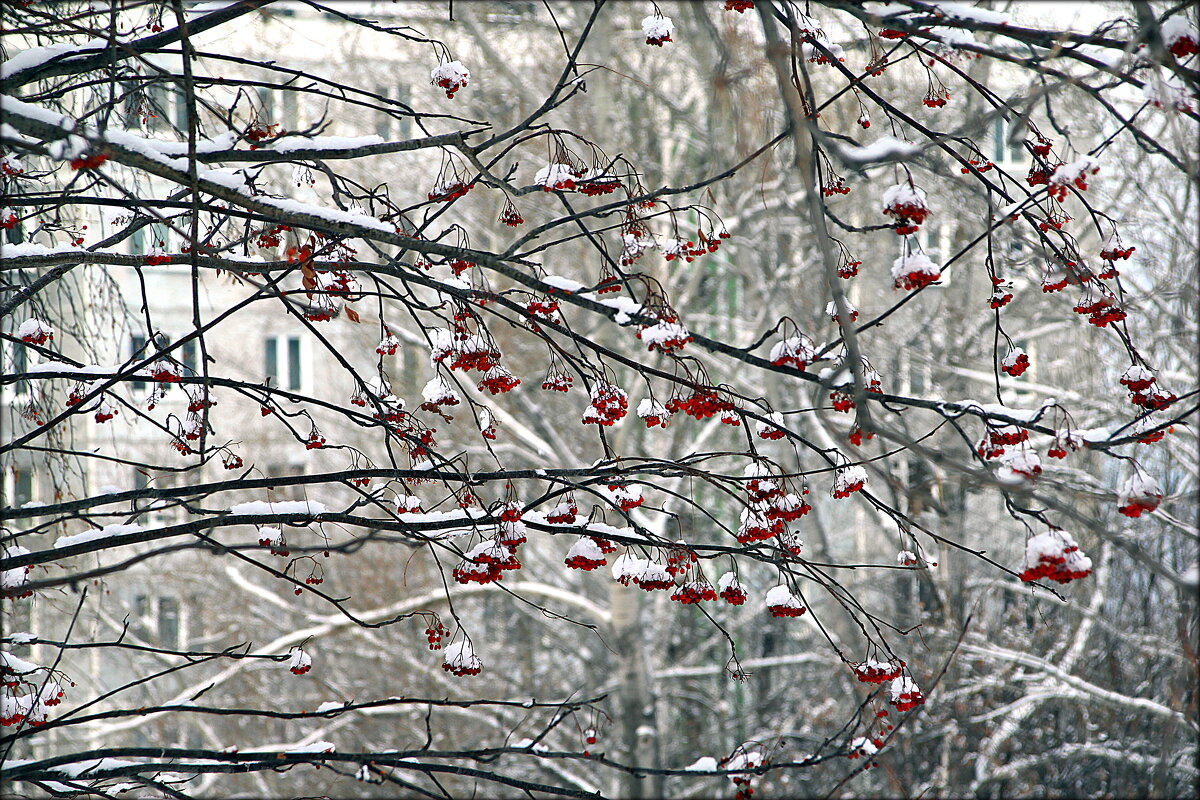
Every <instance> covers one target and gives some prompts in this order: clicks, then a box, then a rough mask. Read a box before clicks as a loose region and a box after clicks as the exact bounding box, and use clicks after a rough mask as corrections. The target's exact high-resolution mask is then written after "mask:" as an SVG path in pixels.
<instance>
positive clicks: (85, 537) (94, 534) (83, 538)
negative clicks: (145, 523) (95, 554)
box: [54, 525, 145, 547]
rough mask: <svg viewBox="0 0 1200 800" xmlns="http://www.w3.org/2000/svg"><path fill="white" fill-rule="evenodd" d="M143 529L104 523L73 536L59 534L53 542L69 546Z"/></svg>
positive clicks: (135, 526)
mask: <svg viewBox="0 0 1200 800" xmlns="http://www.w3.org/2000/svg"><path fill="white" fill-rule="evenodd" d="M143 530H145V528H143V527H142V526H141V525H105V526H104V527H103V528H93V529H92V530H90V531H84V532H83V533H77V534H75V535H73V536H60V537H59V538H58V539H57V540H55V542H54V546H55V547H71V546H72V545H77V544H84V543H86V542H94V541H96V540H97V539H107V538H109V537H111V536H124V535H125V534H128V533H138V532H140V531H143Z"/></svg>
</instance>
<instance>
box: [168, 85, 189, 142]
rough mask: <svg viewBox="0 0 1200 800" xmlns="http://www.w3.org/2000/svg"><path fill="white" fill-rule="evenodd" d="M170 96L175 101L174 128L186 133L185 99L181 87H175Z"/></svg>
mask: <svg viewBox="0 0 1200 800" xmlns="http://www.w3.org/2000/svg"><path fill="white" fill-rule="evenodd" d="M172 95H173V96H174V100H175V127H176V128H177V129H178V130H180V131H186V130H187V129H188V112H187V97H186V95H185V94H184V90H183V87H180V86H177V87H175V91H174V92H172Z"/></svg>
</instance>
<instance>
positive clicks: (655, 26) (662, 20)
mask: <svg viewBox="0 0 1200 800" xmlns="http://www.w3.org/2000/svg"><path fill="white" fill-rule="evenodd" d="M674 32H675V23H674V22H672V21H671V18H670V17H659V16H655V15H653V14H651V15H650V16H648V17H646V18H645V19H643V20H642V35H643V36H645V37H646V38H647V39H669V38H670V37H671V34H672V33H674Z"/></svg>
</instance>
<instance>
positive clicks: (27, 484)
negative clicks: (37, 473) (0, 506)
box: [10, 466, 33, 508]
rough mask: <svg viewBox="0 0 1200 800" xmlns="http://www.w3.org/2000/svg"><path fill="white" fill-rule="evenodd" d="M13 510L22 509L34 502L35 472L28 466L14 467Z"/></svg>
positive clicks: (12, 469)
mask: <svg viewBox="0 0 1200 800" xmlns="http://www.w3.org/2000/svg"><path fill="white" fill-rule="evenodd" d="M11 471H12V495H11V496H10V497H11V499H12V506H13V508H20V507H21V506H23V505H25V504H26V503H28V502H31V501H32V500H33V470H31V469H30V468H29V467H27V466H19V467H12V468H11Z"/></svg>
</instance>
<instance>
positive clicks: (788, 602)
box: [763, 583, 800, 608]
mask: <svg viewBox="0 0 1200 800" xmlns="http://www.w3.org/2000/svg"><path fill="white" fill-rule="evenodd" d="M763 602H764V603H765V604H766V605H767V606H768V607H783V608H799V607H800V601H799V600H797V599H796V598H795V596H794V595H793V594H792V590H791V589H789V588H788V587H787V585H786V584H782V583H781V584H779V585H778V586H774V587H772V588H771V589H770V591H768V592H767V596H766V598H765V599H764V601H763Z"/></svg>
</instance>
